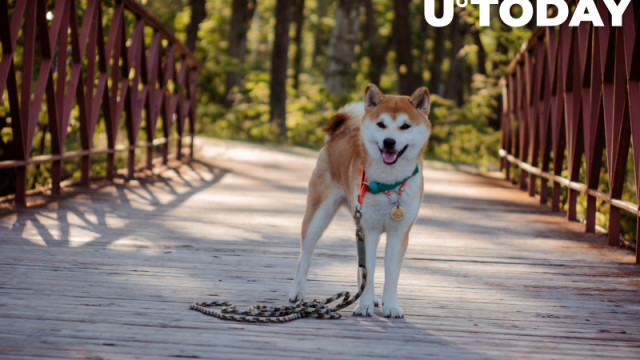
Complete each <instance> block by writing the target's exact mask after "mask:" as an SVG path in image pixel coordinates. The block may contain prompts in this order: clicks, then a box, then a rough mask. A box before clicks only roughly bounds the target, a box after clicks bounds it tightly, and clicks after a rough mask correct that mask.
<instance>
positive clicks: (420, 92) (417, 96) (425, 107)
mask: <svg viewBox="0 0 640 360" xmlns="http://www.w3.org/2000/svg"><path fill="white" fill-rule="evenodd" d="M411 103H412V104H413V106H415V108H416V110H418V111H419V112H421V113H423V114H425V115H429V110H430V109H431V94H429V89H427V88H426V87H424V86H423V87H421V88H418V89H417V90H416V91H414V92H413V95H411Z"/></svg>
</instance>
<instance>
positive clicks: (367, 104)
mask: <svg viewBox="0 0 640 360" xmlns="http://www.w3.org/2000/svg"><path fill="white" fill-rule="evenodd" d="M382 96H383V94H382V91H381V90H380V89H379V88H378V87H377V86H376V85H375V84H369V85H367V87H366V88H365V89H364V108H365V109H367V110H368V109H373V108H374V107H376V106H378V104H380V102H381V101H382Z"/></svg>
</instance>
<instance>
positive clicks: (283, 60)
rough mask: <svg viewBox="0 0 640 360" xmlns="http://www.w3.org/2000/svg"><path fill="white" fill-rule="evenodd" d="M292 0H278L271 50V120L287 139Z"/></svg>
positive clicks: (282, 137) (281, 135) (281, 136)
mask: <svg viewBox="0 0 640 360" xmlns="http://www.w3.org/2000/svg"><path fill="white" fill-rule="evenodd" d="M291 7H292V0H277V2H276V25H275V37H274V41H273V50H272V52H271V82H270V84H269V89H270V93H269V104H270V115H269V121H270V122H271V123H273V124H276V125H277V126H278V129H279V130H280V138H281V139H283V140H286V139H287V123H286V113H287V91H286V90H287V89H286V85H287V64H288V59H289V56H288V55H289V24H290V23H291Z"/></svg>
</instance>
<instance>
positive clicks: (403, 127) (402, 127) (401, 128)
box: [400, 124, 411, 130]
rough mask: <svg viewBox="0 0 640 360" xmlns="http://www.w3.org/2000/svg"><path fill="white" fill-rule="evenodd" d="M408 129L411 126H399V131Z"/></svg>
mask: <svg viewBox="0 0 640 360" xmlns="http://www.w3.org/2000/svg"><path fill="white" fill-rule="evenodd" d="M410 127H411V125H409V124H402V126H400V130H407V129H408V128H410Z"/></svg>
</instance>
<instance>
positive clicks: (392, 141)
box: [382, 138, 396, 149]
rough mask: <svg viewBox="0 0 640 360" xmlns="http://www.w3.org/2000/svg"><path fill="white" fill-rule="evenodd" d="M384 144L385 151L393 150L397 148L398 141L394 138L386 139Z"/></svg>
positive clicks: (383, 141)
mask: <svg viewBox="0 0 640 360" xmlns="http://www.w3.org/2000/svg"><path fill="white" fill-rule="evenodd" d="M382 144H383V145H384V148H385V149H393V148H395V147H396V140H395V139H392V138H386V139H384V140H382Z"/></svg>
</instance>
